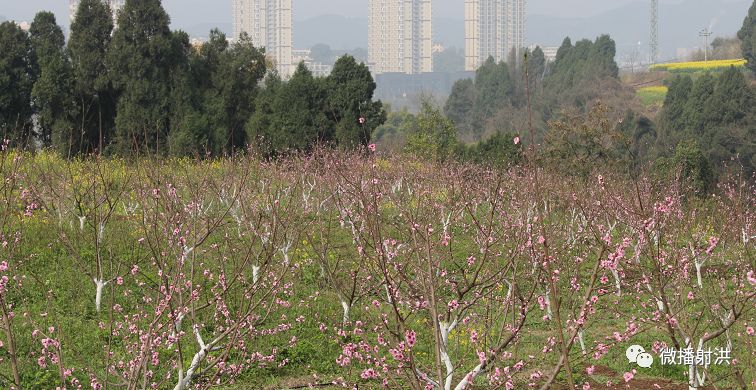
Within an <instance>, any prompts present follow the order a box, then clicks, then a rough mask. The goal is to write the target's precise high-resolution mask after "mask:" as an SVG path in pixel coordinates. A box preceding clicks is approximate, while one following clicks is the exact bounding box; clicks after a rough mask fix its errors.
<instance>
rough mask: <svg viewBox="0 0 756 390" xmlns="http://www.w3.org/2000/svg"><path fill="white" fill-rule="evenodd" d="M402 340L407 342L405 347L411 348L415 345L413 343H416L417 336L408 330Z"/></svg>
mask: <svg viewBox="0 0 756 390" xmlns="http://www.w3.org/2000/svg"><path fill="white" fill-rule="evenodd" d="M404 340H406V341H407V345H408V346H409V347H410V348H412V347H413V346H414V345H415V342H416V341H417V334H416V333H415V331H414V330H408V331H406V332H404Z"/></svg>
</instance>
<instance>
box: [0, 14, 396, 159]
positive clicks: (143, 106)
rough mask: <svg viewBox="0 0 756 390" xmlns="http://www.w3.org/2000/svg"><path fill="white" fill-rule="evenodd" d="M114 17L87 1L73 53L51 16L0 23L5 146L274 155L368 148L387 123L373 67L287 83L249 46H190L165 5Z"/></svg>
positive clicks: (215, 41)
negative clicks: (26, 26)
mask: <svg viewBox="0 0 756 390" xmlns="http://www.w3.org/2000/svg"><path fill="white" fill-rule="evenodd" d="M111 15H112V14H111V10H110V8H109V6H108V4H107V2H103V1H100V0H82V1H81V2H80V5H79V9H78V10H77V12H76V17H75V19H74V21H73V23H72V25H71V32H70V36H69V39H68V42H66V41H65V38H64V35H63V32H62V30H61V28H60V27H59V26H58V25H57V23H56V21H55V17H54V15H53V14H52V13H50V12H40V13H38V14H37V15H36V17H35V19H34V21H33V22H32V24H31V28H30V30H29V32H28V33H27V32H26V31H23V30H22V29H21V28H20V27H19V26H18V25H16V24H15V23H13V22H4V23H2V24H0V75H2V77H0V130H2V132H3V134H4V135H5V138H6V139H9V140H10V141H11V142H12V143H13V144H14V145H16V146H19V147H23V148H29V149H31V148H36V147H45V148H54V149H56V150H58V151H59V152H60V153H61V154H63V155H64V156H76V155H85V154H90V153H106V154H132V153H135V152H138V153H156V154H161V155H195V156H208V155H211V156H219V155H229V154H233V153H235V152H239V151H244V150H246V149H247V148H248V147H250V146H252V147H255V148H259V149H261V150H263V151H264V152H266V153H268V154H276V153H280V152H282V151H286V150H292V149H293V150H305V149H308V148H311V147H313V146H314V145H317V144H332V145H342V146H346V147H354V146H357V145H367V144H368V143H369V141H370V135H371V133H372V130H373V129H374V128H375V127H377V126H378V125H380V124H382V123H383V121H384V120H385V113H384V110H383V107H382V105H381V103H380V102H374V101H373V100H372V97H373V92H374V90H375V87H376V86H375V83H374V82H373V79H372V77H371V75H370V72H369V70H368V68H367V67H366V66H365V65H364V64H358V63H357V62H356V61H355V60H354V58H352V57H349V56H344V57H342V58H340V59H339V60H338V61H336V64H335V66H334V69H333V72H332V74H331V75H330V76H329V77H326V78H315V77H313V76H312V74H311V73H310V72H309V71H308V70H307V69H306V68H305V67H304V66H299V68H298V69H297V70H296V72H295V73H294V75H293V76H292V77H291V79H290V80H289V81H288V82H285V81H282V80H281V78H280V77H279V75H278V74H277V73H276V71H275V70H274V68H275V66H274V64H272V63H271V61H270V60H269V59H268V58H266V56H265V52H264V50H263V49H261V48H257V47H255V46H254V45H253V44H252V41H251V39H250V38H249V36H247V35H244V34H243V35H242V36H241V37H240V38H239V39H238V40H236V41H235V42H234V43H233V44H229V42H228V40H227V39H226V36H225V35H224V34H223V33H221V32H220V31H218V30H213V31H212V32H211V34H210V39H209V41H208V42H206V43H204V44H202V45H199V46H193V45H192V44H191V43H190V40H189V36H188V35H187V34H186V33H185V32H183V31H171V30H170V28H169V23H170V19H169V16H168V14H167V13H166V12H165V10H164V9H163V7H162V5H161V2H160V0H141V1H136V0H127V1H126V4H125V6H124V7H123V9H122V10H121V11H120V12H119V13H118V16H117V23H116V24H115V25H114V23H113V19H112V17H111ZM116 25H117V27H116Z"/></svg>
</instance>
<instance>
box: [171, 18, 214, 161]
mask: <svg viewBox="0 0 756 390" xmlns="http://www.w3.org/2000/svg"><path fill="white" fill-rule="evenodd" d="M170 55H171V56H172V57H173V58H174V59H173V60H172V63H173V66H172V71H171V79H170V96H171V98H170V117H169V123H170V128H169V134H168V150H169V153H170V154H171V155H174V156H193V157H197V158H200V157H204V156H206V155H207V154H212V153H213V149H212V146H211V142H210V141H209V131H208V129H209V122H208V118H207V116H206V115H205V114H204V112H203V104H204V101H203V95H202V94H203V91H204V88H203V83H202V82H201V81H203V80H206V79H207V78H206V77H204V76H205V75H204V74H203V73H202V69H203V66H204V65H205V63H204V61H202V59H201V58H200V54H199V53H198V52H197V51H195V50H194V49H193V47H192V45H191V44H190V43H189V35H188V34H187V33H185V32H183V31H175V32H174V33H173V37H172V40H171V51H170Z"/></svg>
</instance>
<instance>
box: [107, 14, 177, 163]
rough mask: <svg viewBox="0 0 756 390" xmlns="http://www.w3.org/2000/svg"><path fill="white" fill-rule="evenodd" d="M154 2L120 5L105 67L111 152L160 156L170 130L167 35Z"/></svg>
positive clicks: (170, 67) (169, 46)
mask: <svg viewBox="0 0 756 390" xmlns="http://www.w3.org/2000/svg"><path fill="white" fill-rule="evenodd" d="M169 24H170V18H169V17H168V14H167V13H166V12H165V9H163V6H162V5H161V3H160V0H126V4H125V5H124V7H123V9H122V10H121V12H119V14H118V29H116V31H115V33H114V35H113V40H112V42H111V45H110V49H109V51H108V57H107V64H108V68H109V73H110V75H111V80H112V82H113V86H114V88H115V90H116V92H117V94H118V104H117V114H116V121H115V146H116V150H117V151H118V152H121V153H128V152H133V151H139V152H150V153H158V154H160V153H164V152H165V150H166V142H167V138H168V130H169V128H170V123H169V118H170V111H169V110H170V97H171V93H170V92H171V71H172V70H173V68H174V67H175V63H174V62H175V57H174V56H172V55H171V54H172V53H171V52H172V45H173V35H172V34H171V31H170V28H169Z"/></svg>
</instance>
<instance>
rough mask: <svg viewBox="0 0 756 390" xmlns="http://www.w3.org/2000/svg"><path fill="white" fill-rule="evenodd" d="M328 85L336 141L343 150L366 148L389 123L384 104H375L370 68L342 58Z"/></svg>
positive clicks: (329, 109)
mask: <svg viewBox="0 0 756 390" xmlns="http://www.w3.org/2000/svg"><path fill="white" fill-rule="evenodd" d="M326 84H327V88H328V100H327V107H328V108H327V115H328V118H329V119H330V120H331V121H332V122H333V123H335V125H336V134H335V138H336V141H337V142H338V144H339V145H341V146H343V147H353V146H357V145H362V146H367V145H368V143H370V136H371V134H372V133H373V130H374V129H375V128H376V127H378V126H380V125H382V124H383V123H384V122H385V121H386V112H385V111H384V110H383V104H382V103H381V102H380V101H377V102H374V101H373V93H374V92H375V88H376V85H375V82H374V81H373V76H372V75H371V74H370V70H369V69H368V67H367V65H365V64H358V63H357V61H356V60H355V59H354V57H352V56H349V55H346V56H342V57H341V58H339V59H338V60H337V61H336V64H335V65H334V67H333V70H332V71H331V74H330V75H329V76H328V77H327V78H326Z"/></svg>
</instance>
